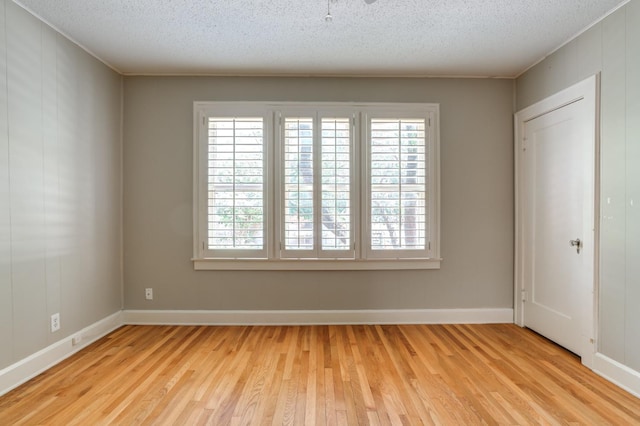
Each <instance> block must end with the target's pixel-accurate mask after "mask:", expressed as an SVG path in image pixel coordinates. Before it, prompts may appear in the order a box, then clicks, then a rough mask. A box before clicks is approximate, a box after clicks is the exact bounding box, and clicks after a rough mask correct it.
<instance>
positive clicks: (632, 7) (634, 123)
mask: <svg viewBox="0 0 640 426" xmlns="http://www.w3.org/2000/svg"><path fill="white" fill-rule="evenodd" d="M639 40H640V0H632V1H631V2H629V3H628V4H627V5H625V6H623V7H622V8H621V9H619V10H617V11H616V12H614V13H613V14H611V15H610V16H608V17H607V18H606V19H605V20H603V21H602V22H600V23H598V24H597V25H595V26H594V27H592V28H591V29H589V30H588V31H587V32H585V33H584V34H582V35H581V36H580V37H578V38H577V39H575V40H574V41H572V42H571V43H569V44H568V45H566V46H564V47H563V48H562V49H560V50H558V51H557V52H556V53H554V54H553V55H551V56H549V57H548V58H546V59H545V60H544V61H543V62H541V63H539V64H538V65H536V66H535V67H534V68H532V69H531V70H529V71H528V72H527V73H525V74H524V75H523V76H521V77H520V78H518V80H517V84H516V94H517V106H518V109H522V108H524V107H526V106H528V105H531V104H533V103H534V102H536V101H538V100H540V99H543V98H545V97H547V96H549V95H551V94H553V93H555V92H557V91H559V90H561V89H564V88H565V87H568V86H570V85H571V84H573V83H576V82H578V81H580V80H582V79H584V78H585V77H587V76H589V75H592V74H595V73H598V72H601V121H600V123H601V164H600V167H601V186H600V190H601V194H600V212H601V221H600V226H601V229H600V230H601V233H600V235H601V254H600V288H599V299H600V306H599V340H598V343H599V350H600V352H601V353H603V354H604V355H606V356H607V357H609V358H612V359H614V360H616V361H618V362H620V363H622V364H624V365H626V366H628V367H631V368H632V369H634V370H636V371H640V309H638V307H639V306H640V42H639Z"/></svg>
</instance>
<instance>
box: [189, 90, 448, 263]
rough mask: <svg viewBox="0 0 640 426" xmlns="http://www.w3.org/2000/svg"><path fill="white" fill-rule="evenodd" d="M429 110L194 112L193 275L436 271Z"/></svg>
mask: <svg viewBox="0 0 640 426" xmlns="http://www.w3.org/2000/svg"><path fill="white" fill-rule="evenodd" d="M438 112H439V110H438V106H437V105H433V104H364V105H362V104H307V103H283V104H263V103H233V102H220V103H207V102H197V103H196V104H195V106H194V120H195V126H194V264H195V267H196V269H418V268H420V269H429V268H438V267H439V262H440V258H439V221H438V214H439V206H438V202H439V184H438V179H439V163H438V148H439V142H438V127H437V124H438Z"/></svg>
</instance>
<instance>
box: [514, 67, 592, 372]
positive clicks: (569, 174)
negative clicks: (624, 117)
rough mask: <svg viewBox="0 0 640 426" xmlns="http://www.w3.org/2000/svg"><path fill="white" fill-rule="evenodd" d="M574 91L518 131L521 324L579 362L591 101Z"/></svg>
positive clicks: (587, 285) (585, 326) (586, 288)
mask: <svg viewBox="0 0 640 426" xmlns="http://www.w3.org/2000/svg"><path fill="white" fill-rule="evenodd" d="M591 83H592V85H593V87H592V88H591V86H590V85H586V86H584V87H582V90H584V89H585V88H591V90H593V91H595V78H594V79H593V81H592V82H591ZM574 92H575V91H574ZM574 92H571V95H572V96H568V97H566V98H564V99H562V98H556V101H555V104H554V102H547V103H545V104H544V106H543V107H542V108H541V109H540V110H539V111H533V112H530V113H531V117H529V118H525V119H523V120H522V122H521V123H520V126H519V127H520V132H521V135H520V136H521V141H520V144H519V161H518V163H519V164H518V169H519V171H518V180H519V182H518V183H519V185H518V191H519V194H518V199H519V206H518V217H519V221H518V223H519V227H520V228H519V231H520V232H519V239H520V241H519V242H518V246H519V248H520V251H519V258H520V259H519V260H520V268H521V272H522V275H521V294H520V296H521V301H522V303H521V309H522V324H521V325H523V326H525V327H528V328H531V329H532V330H534V331H536V332H538V333H540V334H542V335H544V336H546V337H548V338H549V339H551V340H553V341H555V342H556V343H558V344H560V345H561V346H564V347H565V348H567V349H569V350H570V351H572V352H574V353H576V354H578V355H580V356H590V355H592V353H593V340H592V339H593V321H594V301H593V297H594V245H595V228H594V225H595V222H594V211H595V199H594V189H595V181H594V176H595V152H596V151H595V140H596V133H595V101H594V102H591V98H590V97H588V96H585V95H584V93H580V94H578V95H577V94H576V93H574ZM578 92H579V91H578ZM594 99H595V98H594ZM521 118H522V116H521ZM584 361H586V360H584Z"/></svg>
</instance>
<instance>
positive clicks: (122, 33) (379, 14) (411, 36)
mask: <svg viewBox="0 0 640 426" xmlns="http://www.w3.org/2000/svg"><path fill="white" fill-rule="evenodd" d="M15 1H16V3H18V4H20V5H22V6H23V7H25V8H26V9H28V10H29V11H31V12H32V13H34V14H35V15H36V16H38V17H40V18H41V19H43V20H44V21H45V22H48V23H49V24H50V25H52V26H53V27H54V28H56V29H57V30H59V31H61V32H62V33H63V34H65V35H67V36H68V37H69V38H71V39H72V40H74V41H75V42H77V43H78V44H80V45H81V46H83V47H84V48H85V49H87V50H88V51H89V52H91V53H93V54H94V55H95V56H97V57H98V58H100V59H101V60H102V61H104V62H105V63H107V64H109V65H110V66H111V67H113V68H114V69H116V70H117V71H120V72H122V73H125V74H221V75H370V76H491V77H514V76H517V75H518V74H520V73H521V72H522V71H524V70H526V69H527V68H528V67H530V66H531V65H533V64H534V63H536V62H537V61H539V60H540V59H542V58H543V57H544V56H545V55H547V54H549V53H550V52H552V51H553V50H554V49H556V48H558V47H559V46H561V45H562V44H564V43H565V42H567V41H568V40H569V39H571V38H572V37H574V36H575V35H576V34H578V33H579V32H580V31H582V30H583V29H584V28H585V27H587V26H589V25H591V24H593V23H594V22H596V21H597V20H598V19H600V18H602V17H603V16H604V15H606V14H607V13H608V12H610V11H611V10H612V9H614V8H616V7H617V6H618V5H620V4H622V3H626V1H621V0H377V1H376V2H375V3H373V4H370V5H367V4H365V1H364V0H330V1H331V14H332V15H333V21H332V22H330V23H327V22H325V20H324V17H325V15H326V14H327V0H225V1H223V0H15Z"/></svg>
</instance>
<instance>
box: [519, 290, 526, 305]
mask: <svg viewBox="0 0 640 426" xmlns="http://www.w3.org/2000/svg"><path fill="white" fill-rule="evenodd" d="M520 294H521V295H522V301H523V302H526V301H527V290H522V291H521V293H520Z"/></svg>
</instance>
